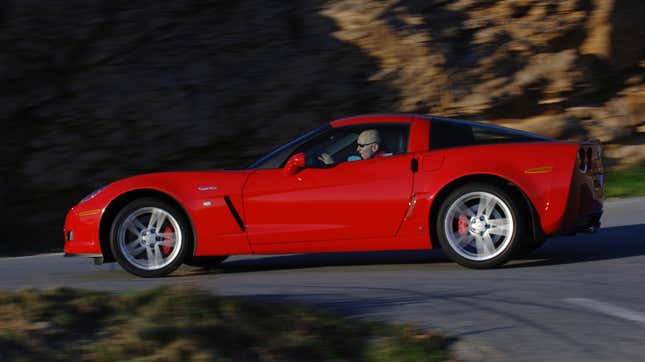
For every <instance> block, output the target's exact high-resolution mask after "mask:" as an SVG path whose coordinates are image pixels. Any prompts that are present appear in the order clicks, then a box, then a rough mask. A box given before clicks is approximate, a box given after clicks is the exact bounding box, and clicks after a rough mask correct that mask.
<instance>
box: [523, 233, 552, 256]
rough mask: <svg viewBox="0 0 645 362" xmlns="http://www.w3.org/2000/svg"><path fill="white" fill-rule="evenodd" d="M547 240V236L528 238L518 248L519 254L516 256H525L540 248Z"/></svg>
mask: <svg viewBox="0 0 645 362" xmlns="http://www.w3.org/2000/svg"><path fill="white" fill-rule="evenodd" d="M545 242H546V238H545V237H541V238H537V239H535V238H526V240H525V242H524V243H522V245H521V246H520V247H519V248H518V250H517V255H516V257H519V258H521V257H525V256H527V255H529V254H531V253H532V252H534V251H535V250H537V249H539V248H540V247H541V246H542V245H544V243H545Z"/></svg>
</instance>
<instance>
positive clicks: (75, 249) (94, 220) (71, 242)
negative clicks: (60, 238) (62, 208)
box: [63, 206, 103, 255]
mask: <svg viewBox="0 0 645 362" xmlns="http://www.w3.org/2000/svg"><path fill="white" fill-rule="evenodd" d="M102 214H103V210H101V209H91V210H85V209H83V210H80V209H79V207H78V206H75V207H73V208H72V209H71V210H69V212H68V213H67V217H66V218H65V227H64V229H63V235H64V237H65V248H64V250H65V254H89V255H102V252H101V243H100V239H99V225H100V223H101V215H102Z"/></svg>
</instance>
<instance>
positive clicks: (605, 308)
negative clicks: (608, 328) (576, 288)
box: [564, 298, 645, 323]
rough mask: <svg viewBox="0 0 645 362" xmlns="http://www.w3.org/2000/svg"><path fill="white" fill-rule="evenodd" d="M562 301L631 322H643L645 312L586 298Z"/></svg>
mask: <svg viewBox="0 0 645 362" xmlns="http://www.w3.org/2000/svg"><path fill="white" fill-rule="evenodd" d="M564 301H565V302H567V303H571V304H575V305H579V306H581V307H585V308H587V309H591V310H594V311H596V312H599V313H603V314H607V315H610V316H613V317H617V318H621V319H626V320H628V321H632V322H638V323H645V314H643V313H639V312H635V311H633V310H629V309H627V308H623V307H618V306H615V305H612V304H609V303H603V302H599V301H597V300H593V299H587V298H567V299H565V300H564Z"/></svg>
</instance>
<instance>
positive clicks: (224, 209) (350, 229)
mask: <svg viewBox="0 0 645 362" xmlns="http://www.w3.org/2000/svg"><path fill="white" fill-rule="evenodd" d="M362 123H405V124H409V125H410V135H409V138H408V153H407V154H402V155H395V156H392V157H379V158H374V159H371V160H362V161H356V162H344V163H339V164H337V165H335V166H333V167H329V168H306V167H305V160H304V155H303V154H299V155H294V156H292V157H291V159H290V160H289V161H288V162H287V164H286V167H285V168H279V169H265V170H242V171H205V172H165V173H155V174H147V175H141V176H135V177H130V178H126V179H122V180H119V181H116V182H114V183H112V184H110V185H108V186H107V187H106V188H105V189H104V190H103V191H102V192H100V193H99V194H98V195H97V196H96V197H94V198H92V199H90V200H88V201H85V202H81V203H79V204H78V205H76V206H75V207H74V208H72V209H71V210H70V212H69V213H68V215H67V218H66V221H65V232H66V235H67V231H69V230H73V231H74V240H73V241H69V240H66V243H65V252H66V253H70V254H100V253H101V252H102V250H101V247H100V242H99V224H100V220H101V218H102V217H104V214H105V210H106V209H107V208H108V207H109V205H110V203H111V202H113V201H114V199H116V198H117V197H119V196H120V195H123V194H124V193H127V192H131V191H136V190H144V189H145V190H155V191H157V192H161V193H164V194H165V195H167V196H168V197H170V198H172V199H174V200H176V201H177V203H179V204H180V205H181V206H182V208H183V209H184V210H185V212H186V213H187V215H188V217H189V218H190V221H191V223H192V226H193V227H194V230H195V237H196V248H195V254H196V255H233V254H252V253H258V254H261V253H300V252H331V251H366V250H399V249H400V250H402V249H424V248H431V247H432V241H431V240H430V232H429V231H430V230H429V227H430V226H431V224H430V222H429V219H430V211H431V208H432V207H438V204H437V205H435V201H436V198H437V195H439V193H440V192H441V190H442V189H444V188H445V187H447V186H448V185H450V184H451V183H452V182H459V180H460V179H461V178H463V177H469V176H477V175H490V176H496V177H499V178H502V179H504V180H506V181H508V182H510V183H512V184H514V185H515V186H517V188H518V189H520V190H521V191H522V192H523V193H524V194H525V195H526V197H527V198H528V199H529V200H530V202H531V203H532V204H533V206H534V208H535V210H536V211H537V214H538V217H539V223H540V227H541V228H542V229H543V231H544V232H545V233H546V234H547V235H553V234H556V233H558V232H559V231H561V230H564V229H565V228H567V227H568V226H570V225H571V224H572V223H573V222H574V221H575V220H576V219H577V218H578V217H579V216H580V215H581V214H584V213H587V212H590V211H598V210H601V209H602V196H603V195H602V190H598V189H597V188H596V189H594V188H593V185H592V183H593V181H592V178H591V175H592V174H593V173H594V172H595V173H598V172H602V170H601V169H600V167H601V166H598V163H599V161H598V160H595V159H594V160H592V161H590V164H592V165H595V166H594V167H595V168H594V170H593V171H591V170H590V171H589V172H588V173H587V174H585V175H583V174H581V173H580V172H579V171H578V170H577V169H576V167H578V165H579V161H576V155H577V152H578V149H579V147H580V146H579V145H578V144H575V143H562V142H546V141H545V142H535V143H521V144H500V145H481V146H468V147H460V148H452V149H442V150H436V151H434V150H432V149H430V144H429V132H430V130H431V127H432V124H431V121H429V120H428V119H426V118H421V117H414V116H410V115H377V116H360V117H352V118H346V119H341V120H337V121H333V122H331V123H330V124H331V126H332V127H343V126H349V125H358V124H362ZM593 151H594V152H596V151H597V147H596V148H593ZM412 159H416V160H417V162H418V165H419V166H418V172H416V173H413V172H412V171H411V163H412ZM541 167H552V171H551V172H544V173H526V172H525V171H526V170H530V169H536V168H541ZM204 186H216V187H217V189H215V190H213V189H209V190H201V191H200V190H199V188H200V187H204ZM571 190H573V191H571ZM589 190H591V191H589ZM572 192H574V193H575V195H574V196H575V197H574V196H572V195H573V194H572ZM224 196H228V197H229V198H230V200H231V202H232V204H233V206H234V207H235V209H236V210H237V212H238V214H239V215H240V217H241V218H242V220H243V223H244V226H245V231H243V230H242V229H241V228H240V226H239V225H238V223H237V222H236V220H235V218H234V217H233V215H232V214H231V212H230V210H229V208H228V206H227V205H226V202H225V201H224ZM413 199H414V200H415V202H414V205H413V207H410V203H411V202H412V200H413ZM205 202H210V206H207V205H208V204H205ZM95 209H98V210H100V211H101V212H100V213H98V214H95V215H89V216H79V212H82V211H88V210H95ZM406 215H407V217H406Z"/></svg>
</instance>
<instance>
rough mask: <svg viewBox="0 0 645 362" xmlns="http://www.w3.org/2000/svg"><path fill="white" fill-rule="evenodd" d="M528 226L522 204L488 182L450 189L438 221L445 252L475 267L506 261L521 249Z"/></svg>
mask: <svg viewBox="0 0 645 362" xmlns="http://www.w3.org/2000/svg"><path fill="white" fill-rule="evenodd" d="M480 205H481V206H482V207H481V213H480V210H479V209H480ZM526 225H527V224H526V216H525V212H524V210H523V208H522V203H520V202H519V201H518V200H515V199H514V198H513V197H512V196H511V194H510V193H509V192H507V191H506V190H504V189H502V188H500V187H498V186H494V185H489V184H485V183H470V184H466V185H463V186H461V187H459V188H457V189H455V190H454V191H453V192H451V193H450V194H449V195H448V196H447V197H446V198H445V199H444V201H443V202H442V203H441V206H440V209H439V213H438V217H437V219H436V221H435V227H436V230H437V236H438V239H439V244H441V247H442V249H443V250H444V251H445V252H446V254H448V256H449V257H450V258H451V259H452V260H454V261H455V262H457V263H459V264H461V265H463V266H465V267H468V268H474V269H487V268H494V267H497V266H500V265H502V264H504V263H506V262H507V261H508V260H509V259H510V258H511V257H513V256H514V255H515V254H516V252H517V250H519V247H520V244H521V240H522V239H524V238H525V235H526V230H527V226H526Z"/></svg>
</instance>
